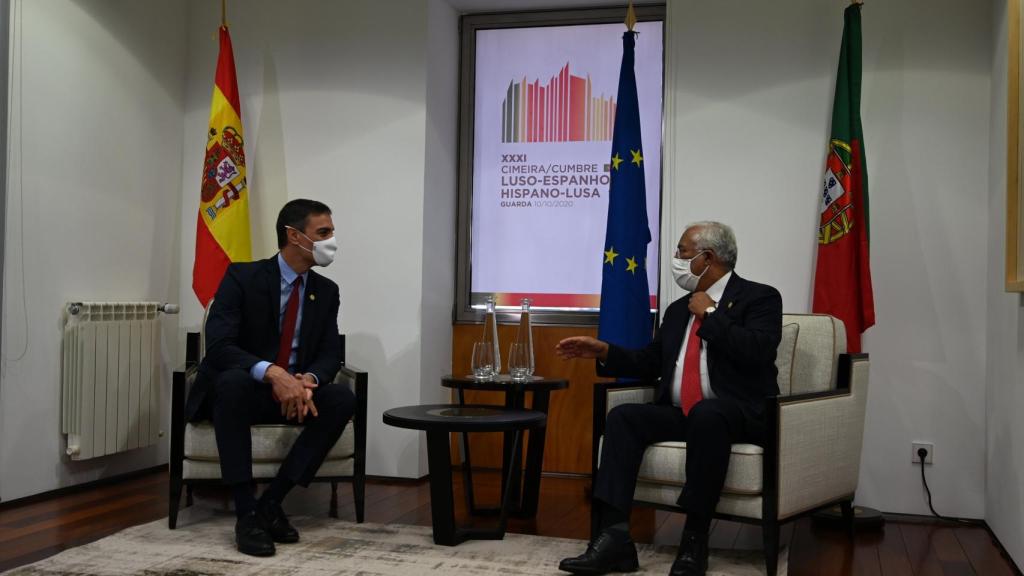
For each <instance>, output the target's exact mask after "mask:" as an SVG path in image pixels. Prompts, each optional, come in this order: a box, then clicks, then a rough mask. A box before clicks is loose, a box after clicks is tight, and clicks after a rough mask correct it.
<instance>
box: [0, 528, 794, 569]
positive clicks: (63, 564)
mask: <svg viewBox="0 0 1024 576" xmlns="http://www.w3.org/2000/svg"><path fill="white" fill-rule="evenodd" d="M293 523H294V524H295V526H296V528H298V529H299V531H300V532H301V534H302V540H301V541H300V542H299V543H298V544H290V545H279V546H278V551H277V555H276V556H273V557H271V558H253V557H250V556H245V555H243V554H239V553H238V552H236V551H235V548H234V543H233V536H234V532H233V527H234V518H233V516H229V515H226V514H220V515H217V516H212V517H208V518H205V519H194V520H189V521H188V522H187V523H185V524H179V527H178V529H177V530H168V529H167V520H166V519H164V520H159V521H156V522H151V523H149V524H143V525H141V526H136V527H134V528H129V529H127V530H124V531H122V532H119V533H117V534H114V535H113V536H109V537H107V538H104V539H102V540H98V541H96V542H93V543H92V544H87V545H84V546H80V547H77V548H73V549H70V550H66V551H64V552H62V553H60V554H58V555H56V556H53V557H50V558H47V559H45V560H42V561H40V562H37V563H35V564H31V565H28V566H23V567H21V568H16V569H14V570H12V571H10V572H7V573H6V574H7V575H18V576H28V575H46V576H57V575H61V576H70V575H75V576H93V575H96V576H99V575H103V576H107V575H109V576H115V575H117V576H120V575H127V574H138V575H145V576H200V575H218V574H253V575H255V574H260V575H263V574H267V575H270V574H273V575H288V576H327V575H340V574H353V575H355V574H358V575H365V576H371V575H396V576H398V575H400V576H405V575H409V576H419V575H421V574H444V575H454V574H471V575H472V574H478V575H501V576H507V575H513V574H527V575H541V574H564V573H562V572H559V571H558V561H559V560H560V559H561V558H564V557H566V556H575V555H577V554H579V553H581V552H582V551H583V549H584V548H585V546H586V544H585V542H582V541H580V540H568V539H564V538H547V537H542V536H527V535H522V534H507V535H506V536H505V539H504V540H500V541H470V542H466V543H463V544H460V545H458V546H455V547H446V546H435V545H434V544H433V541H432V540H431V536H430V534H431V532H430V528H429V527H424V526H405V525H387V526H386V525H381V524H370V523H366V524H355V523H352V522H346V521H340V520H332V519H329V518H311V517H296V518H294V519H293ZM674 554H675V550H674V549H673V548H664V547H657V548H655V547H651V546H647V545H642V546H640V565H641V571H640V572H639V574H667V573H668V570H669V566H670V565H671V563H672V559H673V557H674ZM779 561H780V566H779V573H780V574H785V573H786V552H785V551H784V552H783V554H782V555H781V557H780V558H779ZM708 573H709V574H715V575H729V576H746V575H758V574H764V561H763V557H762V555H761V553H760V552H759V551H723V550H713V551H712V559H711V569H710V570H709V572H708Z"/></svg>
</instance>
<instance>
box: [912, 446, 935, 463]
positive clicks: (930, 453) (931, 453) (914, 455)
mask: <svg viewBox="0 0 1024 576" xmlns="http://www.w3.org/2000/svg"><path fill="white" fill-rule="evenodd" d="M912 446H913V450H912V451H911V452H910V459H911V462H913V463H914V464H920V463H921V457H920V456H918V455H917V451H918V449H920V448H924V449H925V450H927V451H928V455H927V456H925V457H924V463H925V464H932V463H933V462H932V457H933V456H935V445H934V444H932V443H931V442H914V443H913V444H912Z"/></svg>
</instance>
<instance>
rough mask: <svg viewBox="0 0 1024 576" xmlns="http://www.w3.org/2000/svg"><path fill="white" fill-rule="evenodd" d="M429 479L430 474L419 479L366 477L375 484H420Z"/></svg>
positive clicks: (368, 475)
mask: <svg viewBox="0 0 1024 576" xmlns="http://www.w3.org/2000/svg"><path fill="white" fill-rule="evenodd" d="M428 477H429V474H425V475H423V476H420V477H419V478H406V477H403V476H375V475H374V476H371V475H370V474H367V475H366V481H367V482H372V483H374V484H419V483H421V482H423V481H425V480H427V478H428Z"/></svg>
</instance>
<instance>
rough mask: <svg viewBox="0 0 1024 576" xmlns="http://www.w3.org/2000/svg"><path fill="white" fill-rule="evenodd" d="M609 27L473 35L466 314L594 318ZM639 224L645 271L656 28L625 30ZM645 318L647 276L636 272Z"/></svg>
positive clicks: (655, 182)
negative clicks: (639, 176) (641, 170)
mask: <svg viewBox="0 0 1024 576" xmlns="http://www.w3.org/2000/svg"><path fill="white" fill-rule="evenodd" d="M624 31H625V27H624V26H623V25H622V24H621V23H616V24H585V25H573V26H543V27H532V28H502V29H490V30H477V31H476V38H475V45H476V46H475V62H473V63H472V65H473V66H474V67H475V79H474V82H473V86H474V96H473V149H472V203H471V213H472V215H471V230H470V240H471V242H470V250H469V257H470V262H469V271H470V273H469V281H470V302H469V304H470V305H471V306H472V307H473V308H479V307H481V306H482V305H483V303H484V300H485V298H486V297H487V296H489V295H494V296H495V297H496V300H497V303H498V306H499V307H518V306H519V302H520V300H521V299H522V298H523V297H528V298H531V299H532V301H533V307H534V309H539V310H545V309H550V310H564V311H584V312H594V311H596V310H597V309H598V307H599V303H600V297H601V271H602V262H603V257H604V240H605V224H606V222H607V218H608V193H609V190H608V185H609V182H610V169H611V167H610V156H611V143H612V132H613V126H614V123H615V109H616V98H617V92H618V82H619V69H620V66H621V64H622V34H623V32H624ZM636 31H637V32H638V35H637V37H636V60H635V66H634V70H635V73H636V81H637V94H638V97H639V106H640V124H641V134H642V137H643V158H644V165H645V166H644V167H645V171H646V172H645V178H646V188H647V214H648V222H650V223H651V237H652V241H651V243H650V244H649V245H648V252H647V262H651V263H657V262H659V258H658V229H657V226H658V223H659V222H660V214H659V208H660V203H661V130H662V78H663V73H662V63H663V58H662V47H663V44H662V22H660V21H654V22H640V23H638V24H637V25H636ZM647 274H648V285H649V286H650V287H651V307H652V309H654V308H656V307H657V303H656V293H657V287H658V266H657V265H653V266H648V267H647Z"/></svg>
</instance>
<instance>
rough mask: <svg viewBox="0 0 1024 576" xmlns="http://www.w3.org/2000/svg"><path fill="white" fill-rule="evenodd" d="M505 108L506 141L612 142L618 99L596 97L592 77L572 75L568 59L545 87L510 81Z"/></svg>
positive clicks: (502, 126)
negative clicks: (592, 88)
mask: <svg viewBox="0 0 1024 576" xmlns="http://www.w3.org/2000/svg"><path fill="white" fill-rule="evenodd" d="M501 109H502V120H501V141H502V142H503V143H510V142H586V141H591V142H594V141H597V142H600V141H608V140H611V139H612V127H613V126H615V99H614V98H605V97H604V96H603V95H601V96H594V95H593V94H592V93H591V84H590V76H589V75H588V76H587V77H586V78H582V77H580V76H574V75H572V74H570V73H569V63H568V62H566V63H565V66H563V67H562V69H561V70H560V71H559V72H558V74H557V75H556V76H552V77H551V78H550V79H548V82H547V83H546V84H544V85H543V86H541V84H540V80H539V79H534V81H533V82H532V83H528V82H527V81H526V78H525V77H524V78H523V79H522V80H519V81H516V80H511V81H509V83H508V90H506V91H505V100H504V102H502V108H501Z"/></svg>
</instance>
